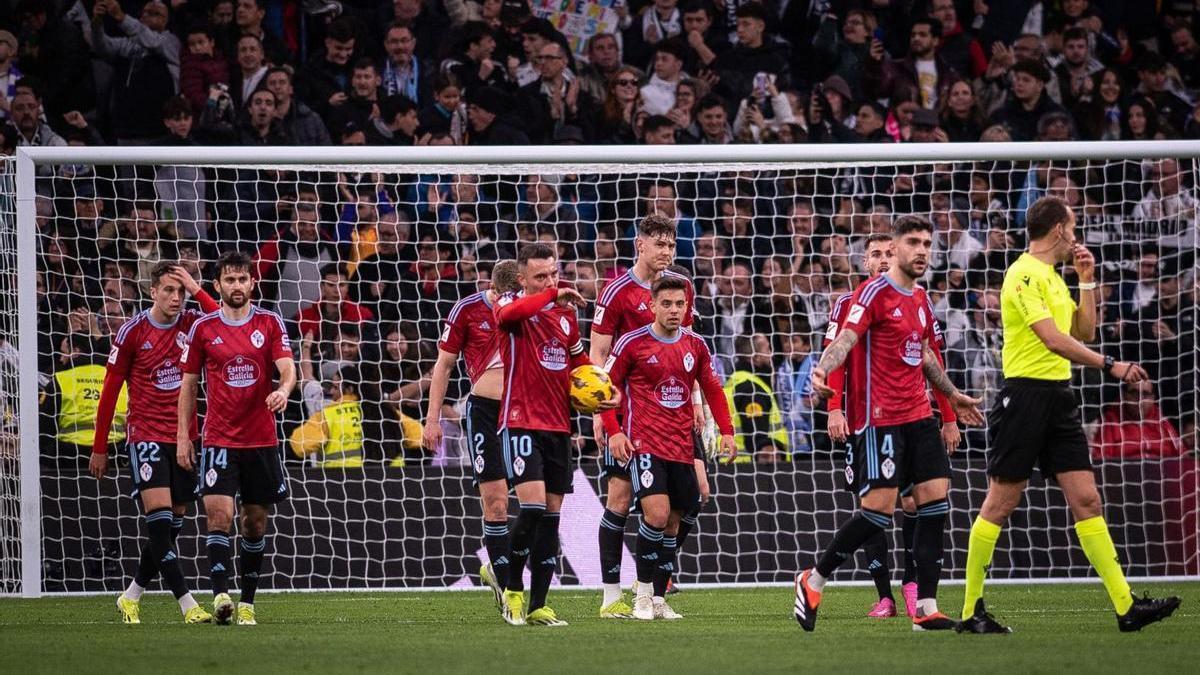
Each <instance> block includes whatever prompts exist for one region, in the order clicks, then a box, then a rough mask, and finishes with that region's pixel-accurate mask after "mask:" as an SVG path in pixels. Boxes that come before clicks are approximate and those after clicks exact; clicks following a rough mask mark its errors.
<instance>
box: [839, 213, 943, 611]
mask: <svg viewBox="0 0 1200 675" xmlns="http://www.w3.org/2000/svg"><path fill="white" fill-rule="evenodd" d="M892 258H893V252H892V235H891V234H890V233H883V232H877V233H875V234H872V235H870V236H869V237H867V247H866V251H865V254H864V259H863V266H864V267H865V268H866V270H865V271H866V272H867V274H868V278H870V279H874V278H876V277H878V276H879V275H880V274H883V273H885V272H887V271H888V268H889V267H890V266H891V262H892ZM853 296H854V293H853V292H851V293H846V294H844V295H842V297H840V298H838V300H837V302H836V303H834V305H833V310H832V311H831V312H830V314H829V329H828V330H827V331H826V332H825V344H824V346H825V347H829V345H830V344H831V343H832V342H833V340H834V338H836V337H837V334H838V331H839V330H840V329H841V327H842V321H843V320H844V319H845V318H846V310H847V309H849V307H850V299H851V298H852V297H853ZM929 316H930V317H932V320H933V332H934V343H935V344H934V354H936V355H937V357H938V363H939V364H941V365H942V366H943V367H945V363H946V362H945V359H944V356H943V353H944V352H945V350H946V339H945V335H944V334H943V333H942V327H941V324H940V323H939V322H938V320H937V318H936V317H934V314H933V307H932V305H931V306H930V308H929ZM859 348H861V347H856V349H859ZM848 367H849V364H848V363H847V364H843V365H842V367H841V368H835V369H834V370H833V371H832V372H830V373H829V388H830V389H832V390H833V395H832V396H830V397H829V423H828V433H829V438H830V440H832V441H833V442H835V443H846V439H847V438H848V436H849V432H848V430H847V427H846V415H845V413H844V412H843V407H842V399H843V395H844V393H845V388H846V387H845V383H846V380H847V378H846V371H847V369H848ZM851 395H853V396H857V395H858V392H851ZM933 397H934V400H935V401H936V402H937V406H938V412H939V413H940V414H941V417H942V441H943V442H944V443H945V444H946V449H947V450H948V451H949V452H951V453H953V452H954V450H955V449H956V448H958V444H959V442H960V441H961V440H962V434H961V433H960V432H959V430H958V417H957V416H956V415H955V414H954V409H953V408H952V407H951V406H950V404H949V402H948V401H947V400H946V397H945V395H944V394H942V392H941V391H939V390H937V389H934V390H933ZM855 476H856V474H855V473H854V448H853V444H851V443H846V489H847V490H850V491H851V492H853V493H854V494H855V495H856V496H857V495H858V487H857V483H856V481H855V480H854V478H855ZM911 488H912V486H911V485H909V486H907V489H906V490H904V491H903V492H901V495H900V508H901V510H902V511H903V512H904V520H903V522H902V524H901V528H900V532H901V536H902V539H903V542H904V576H903V577H902V579H901V592H902V593H903V595H904V606H905V610H906V612H907V614H908V616H909V618H912V617H914V616H916V612H917V564H916V561H915V560H914V558H913V535H914V534H916V530H917V505H916V502H914V501H913V497H912V493H911ZM890 540H891V534H890V533H889V532H882V531H881V532H879V534H877V535H875V536H874V537H871V539H869V540H867V543H865V544H863V553H865V554H866V555H867V561H868V562H867V570H868V571H869V572H870V573H871V579H872V581H874V582H875V590H876V591H877V592H878V593H879V600H878V601H877V602H876V603H875V605H874V606H873V607H872V608H871V610H870V611H869V612H867V616H869V617H871V618H876V619H880V618H890V617H893V616H896V601H895V599H894V598H893V597H892V566H891V560H892V552H891V550H890V546H889V542H890Z"/></svg>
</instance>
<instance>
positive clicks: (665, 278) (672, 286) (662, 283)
mask: <svg viewBox="0 0 1200 675" xmlns="http://www.w3.org/2000/svg"><path fill="white" fill-rule="evenodd" d="M663 291H683V292H684V293H685V294H686V293H687V282H686V281H684V280H683V279H682V278H681V277H677V276H675V275H674V274H664V275H662V276H661V277H659V278H658V281H655V282H654V285H653V286H651V287H650V295H651V297H655V298H657V297H658V294H659V293H662V292H663Z"/></svg>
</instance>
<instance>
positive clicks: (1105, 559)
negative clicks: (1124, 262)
mask: <svg viewBox="0 0 1200 675" xmlns="http://www.w3.org/2000/svg"><path fill="white" fill-rule="evenodd" d="M1025 227H1026V230H1027V235H1028V237H1027V238H1028V241H1029V249H1028V250H1027V251H1025V253H1023V254H1022V255H1021V257H1020V258H1018V259H1017V260H1016V261H1015V262H1013V264H1012V265H1011V266H1010V267H1009V268H1008V271H1006V272H1005V274H1004V286H1003V287H1002V288H1001V291H1000V307H1001V318H1002V321H1003V323H1004V350H1003V364H1004V379H1005V386H1004V389H1003V390H1002V391H1001V392H1000V396H999V397H997V401H996V405H995V407H994V408H993V410H992V411H991V413H990V415H989V420H988V422H989V426H990V440H991V450H990V452H989V453H988V466H987V472H988V493H987V498H986V499H985V500H984V502H983V508H982V509H981V510H980V512H979V517H977V518H976V519H975V523H974V525H973V526H972V527H971V539H970V546H969V548H968V549H967V586H966V597H965V599H964V602H963V613H962V618H963V621H962V622H961V623H960V624H959V626H958V631H959V632H960V633H962V632H970V633H1009V632H1011V629H1009V628H1007V627H1005V626H1002V625H1001V624H1000V623H998V622H997V621H996V620H995V619H994V618H992V616H991V615H990V614H988V613H987V610H986V608H985V607H984V604H983V580H984V577H985V576H986V575H987V569H988V566H990V565H991V563H992V553H993V551H994V550H995V548H996V540H997V539H999V538H1000V528H1001V527H1002V526H1003V524H1004V521H1005V520H1006V519H1007V518H1008V516H1009V514H1011V513H1012V512H1013V510H1014V509H1016V508H1017V505H1018V504H1019V503H1020V501H1021V493H1022V492H1023V491H1024V490H1025V486H1026V485H1027V484H1028V483H1029V478H1030V476H1032V475H1033V467H1034V465H1035V464H1036V465H1038V468H1039V469H1040V470H1041V472H1042V476H1043V477H1045V478H1046V479H1048V480H1053V481H1055V482H1057V483H1058V486H1059V487H1060V488H1061V489H1062V491H1063V494H1064V495H1066V498H1067V504H1068V505H1069V506H1070V508H1071V515H1072V517H1073V518H1074V519H1075V533H1076V535H1078V537H1079V545H1080V546H1081V547H1082V548H1083V551H1084V553H1086V554H1087V558H1088V561H1089V562H1090V563H1091V564H1092V567H1094V568H1095V570H1096V572H1097V573H1098V574H1099V575H1100V579H1101V580H1102V581H1103V582H1104V588H1105V590H1107V591H1108V596H1109V598H1110V599H1111V600H1112V604H1113V608H1114V609H1115V610H1116V613H1117V626H1118V627H1119V628H1120V629H1121V630H1122V631H1136V630H1140V629H1141V628H1142V627H1143V626H1145V625H1147V624H1151V623H1154V622H1155V621H1161V620H1162V619H1165V618H1167V617H1168V616H1170V615H1171V613H1172V612H1174V611H1175V609H1176V608H1177V607H1179V603H1180V600H1179V598H1177V597H1170V598H1165V599H1162V600H1157V599H1152V598H1149V597H1144V598H1134V597H1133V595H1132V593H1131V592H1130V590H1129V584H1128V583H1127V582H1126V581H1125V573H1124V572H1123V571H1122V570H1121V563H1120V559H1119V558H1118V556H1117V550H1116V547H1115V546H1113V542H1112V538H1111V537H1110V536H1109V534H1108V525H1107V524H1105V522H1104V517H1103V515H1101V514H1102V507H1101V505H1100V493H1099V491H1097V490H1096V478H1095V476H1094V475H1093V473H1092V466H1091V459H1090V455H1089V452H1088V444H1087V438H1086V437H1085V436H1084V433H1083V423H1082V421H1081V419H1080V415H1079V404H1078V402H1077V401H1076V400H1075V394H1074V393H1073V392H1072V391H1071V386H1070V385H1071V364H1072V363H1077V364H1079V365H1081V366H1088V367H1090V368H1103V369H1104V370H1105V371H1106V372H1108V373H1109V374H1110V375H1111V376H1113V377H1115V378H1117V379H1119V380H1121V381H1122V382H1140V381H1142V380H1145V379H1147V377H1148V376H1147V375H1146V371H1145V370H1143V369H1142V367H1141V366H1139V365H1137V364H1136V363H1127V362H1124V361H1113V359H1112V357H1110V356H1104V355H1102V354H1099V353H1097V352H1094V351H1092V350H1091V349H1088V348H1087V347H1086V346H1085V345H1084V344H1083V341H1090V340H1092V339H1094V338H1095V335H1096V298H1095V292H1096V281H1095V273H1096V261H1095V259H1094V258H1093V257H1092V254H1091V253H1090V252H1089V251H1088V250H1087V248H1085V247H1084V246H1083V245H1082V244H1079V243H1077V242H1076V241H1075V214H1073V213H1072V212H1071V209H1070V208H1068V207H1067V205H1066V203H1065V202H1064V201H1063V200H1061V199H1058V198H1057V197H1043V198H1041V199H1039V200H1037V201H1036V202H1034V203H1033V205H1032V206H1030V207H1029V211H1028V212H1027V214H1026V216H1025ZM1068 261H1070V262H1071V264H1072V265H1073V266H1074V267H1075V273H1076V274H1077V275H1079V304H1078V305H1076V304H1075V301H1074V300H1073V299H1072V298H1071V292H1070V290H1069V289H1068V288H1067V284H1066V283H1065V282H1064V281H1063V279H1062V277H1061V276H1059V274H1058V271H1057V270H1056V269H1055V266H1056V265H1058V264H1059V263H1064V262H1068Z"/></svg>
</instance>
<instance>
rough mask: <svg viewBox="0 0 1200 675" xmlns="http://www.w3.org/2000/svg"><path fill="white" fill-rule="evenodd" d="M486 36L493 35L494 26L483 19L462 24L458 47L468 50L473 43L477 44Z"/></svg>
mask: <svg viewBox="0 0 1200 675" xmlns="http://www.w3.org/2000/svg"><path fill="white" fill-rule="evenodd" d="M485 37H492V38H493V39H494V36H493V35H492V27H491V26H489V25H487V24H486V23H484V22H483V21H468V22H467V23H464V24H463V25H462V28H460V29H459V34H458V48H459V49H461V50H462V51H464V52H465V51H467V48H468V47H470V46H471V45H477V44H479V43H480V42H482V41H483V39H484V38H485Z"/></svg>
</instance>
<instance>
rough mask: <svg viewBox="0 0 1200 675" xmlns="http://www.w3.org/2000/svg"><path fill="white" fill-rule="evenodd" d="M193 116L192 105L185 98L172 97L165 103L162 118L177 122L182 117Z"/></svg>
mask: <svg viewBox="0 0 1200 675" xmlns="http://www.w3.org/2000/svg"><path fill="white" fill-rule="evenodd" d="M191 116H192V104H191V103H188V100H187V98H185V97H183V96H172V97H171V98H169V99H167V100H166V101H165V102H164V103H163V107H162V118H163V119H164V120H176V119H179V118H180V117H191Z"/></svg>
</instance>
